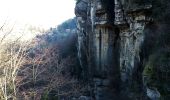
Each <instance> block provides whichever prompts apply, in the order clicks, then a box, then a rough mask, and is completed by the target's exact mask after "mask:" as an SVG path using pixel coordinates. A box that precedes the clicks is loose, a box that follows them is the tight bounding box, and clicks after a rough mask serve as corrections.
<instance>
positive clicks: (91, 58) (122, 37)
mask: <svg viewBox="0 0 170 100" xmlns="http://www.w3.org/2000/svg"><path fill="white" fill-rule="evenodd" d="M129 5H132V6H129ZM136 5H138V4H137V3H134V2H133V0H79V1H78V2H77V4H76V7H75V14H76V17H77V29H78V31H77V33H78V51H79V52H78V56H79V60H80V65H81V69H82V76H83V77H84V79H85V80H87V82H88V83H89V84H90V85H89V86H90V89H89V91H90V92H91V96H92V97H93V98H94V99H95V100H147V96H146V88H145V86H144V85H143V78H142V72H143V56H142V55H141V54H142V52H143V51H142V47H143V43H144V40H145V34H144V28H145V26H146V25H147V23H148V22H150V21H151V18H150V17H149V11H150V8H151V5H149V4H148V3H142V5H138V6H136Z"/></svg>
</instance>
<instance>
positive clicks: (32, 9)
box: [0, 0, 75, 28]
mask: <svg viewBox="0 0 170 100" xmlns="http://www.w3.org/2000/svg"><path fill="white" fill-rule="evenodd" d="M74 7H75V0H0V23H1V24H2V23H3V21H4V20H5V19H7V20H8V21H11V22H12V21H13V22H16V23H17V24H20V25H22V24H31V25H35V26H38V27H43V28H50V27H55V26H57V25H58V24H60V23H62V22H63V21H65V20H67V19H69V18H73V17H74V16H75V15H74Z"/></svg>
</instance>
